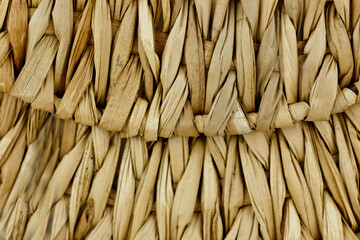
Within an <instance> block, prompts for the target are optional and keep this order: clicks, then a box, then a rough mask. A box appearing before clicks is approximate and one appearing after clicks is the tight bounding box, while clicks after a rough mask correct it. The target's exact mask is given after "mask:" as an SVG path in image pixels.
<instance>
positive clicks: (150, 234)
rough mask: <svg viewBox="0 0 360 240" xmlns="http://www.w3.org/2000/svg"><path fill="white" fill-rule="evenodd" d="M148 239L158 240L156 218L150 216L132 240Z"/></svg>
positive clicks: (152, 215)
mask: <svg viewBox="0 0 360 240" xmlns="http://www.w3.org/2000/svg"><path fill="white" fill-rule="evenodd" d="M141 239H149V240H156V239H159V236H158V233H157V231H156V216H155V214H151V215H150V216H149V217H148V218H147V220H146V221H145V223H144V225H143V226H142V227H141V228H140V229H139V231H138V232H137V234H136V235H135V237H134V240H141Z"/></svg>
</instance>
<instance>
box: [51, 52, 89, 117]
mask: <svg viewBox="0 0 360 240" xmlns="http://www.w3.org/2000/svg"><path fill="white" fill-rule="evenodd" d="M93 57H94V49H93V47H91V46H89V47H88V48H87V49H86V52H85V54H84V55H83V57H82V58H81V61H80V64H79V66H78V68H77V70H76V72H75V74H74V76H73V78H72V80H71V82H70V83H69V85H68V86H67V88H66V91H65V94H64V96H63V97H62V99H61V102H60V105H59V106H58V108H57V110H56V114H55V116H56V117H58V118H61V119H71V118H72V116H73V114H74V112H75V110H76V107H77V106H78V103H79V102H80V100H81V97H82V95H83V93H84V92H85V90H86V89H87V87H88V86H89V84H90V82H91V80H92V76H93V64H94V63H93Z"/></svg>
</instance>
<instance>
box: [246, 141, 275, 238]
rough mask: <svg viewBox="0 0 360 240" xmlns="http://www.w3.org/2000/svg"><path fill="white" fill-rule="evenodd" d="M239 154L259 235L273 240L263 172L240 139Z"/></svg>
mask: <svg viewBox="0 0 360 240" xmlns="http://www.w3.org/2000/svg"><path fill="white" fill-rule="evenodd" d="M239 153H240V158H241V165H242V169H243V174H244V179H245V183H246V186H247V189H248V191H249V195H250V201H251V205H252V207H253V209H254V212H255V216H256V219H257V220H258V221H259V224H260V232H261V235H262V236H263V238H264V239H275V225H274V211H273V205H272V202H271V193H270V189H269V185H268V183H267V179H266V175H265V170H264V168H263V167H262V165H261V163H260V162H259V161H258V160H257V159H256V157H255V155H254V154H253V153H252V151H251V150H250V149H249V148H248V146H247V144H246V143H245V141H244V140H243V138H242V137H240V138H239Z"/></svg>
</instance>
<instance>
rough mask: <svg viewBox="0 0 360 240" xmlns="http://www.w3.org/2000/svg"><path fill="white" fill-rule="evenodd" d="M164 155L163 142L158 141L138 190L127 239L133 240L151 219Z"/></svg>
mask: <svg viewBox="0 0 360 240" xmlns="http://www.w3.org/2000/svg"><path fill="white" fill-rule="evenodd" d="M161 154H162V142H161V141H157V142H156V143H155V145H154V146H153V150H152V153H151V157H150V159H149V162H148V165H147V166H146V169H145V171H144V173H143V174H142V176H141V179H140V183H139V186H138V188H137V190H136V194H135V201H134V205H133V210H132V218H131V221H130V225H129V227H128V232H127V238H130V239H133V238H134V237H135V236H136V234H137V233H138V232H139V230H140V229H141V226H143V224H144V223H145V222H146V218H148V217H149V215H150V211H149V207H151V206H152V203H153V195H154V187H155V183H156V176H157V173H158V169H159V165H160V160H161Z"/></svg>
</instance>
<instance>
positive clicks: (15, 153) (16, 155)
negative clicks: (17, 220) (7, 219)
mask: <svg viewBox="0 0 360 240" xmlns="http://www.w3.org/2000/svg"><path fill="white" fill-rule="evenodd" d="M25 134H26V131H25V129H23V130H22V131H21V134H20V136H19V137H18V139H17V141H16V144H15V145H14V146H13V147H12V150H11V152H10V153H9V155H8V157H7V158H6V161H5V163H4V164H3V165H2V166H1V184H0V206H4V205H5V202H6V199H7V197H8V195H9V193H10V191H11V188H12V187H13V184H14V182H15V181H16V177H17V175H18V172H19V170H20V166H21V163H22V160H23V156H24V153H25V147H26V138H25Z"/></svg>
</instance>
